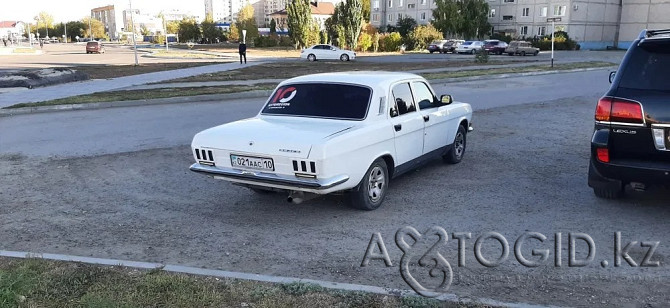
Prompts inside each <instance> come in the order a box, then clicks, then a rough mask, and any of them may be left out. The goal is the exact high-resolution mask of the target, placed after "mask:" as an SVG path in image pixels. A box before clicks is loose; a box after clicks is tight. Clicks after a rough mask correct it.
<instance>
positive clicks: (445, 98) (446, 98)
mask: <svg viewBox="0 0 670 308" xmlns="http://www.w3.org/2000/svg"><path fill="white" fill-rule="evenodd" d="M440 102H441V103H442V104H445V105H449V104H451V103H453V102H454V99H453V98H452V97H451V95H442V96H440Z"/></svg>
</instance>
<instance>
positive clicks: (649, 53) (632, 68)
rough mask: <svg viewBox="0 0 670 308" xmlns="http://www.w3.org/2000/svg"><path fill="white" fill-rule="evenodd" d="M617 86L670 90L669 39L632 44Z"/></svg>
mask: <svg viewBox="0 0 670 308" xmlns="http://www.w3.org/2000/svg"><path fill="white" fill-rule="evenodd" d="M630 53H631V54H630V56H629V58H628V61H627V62H626V63H625V68H624V69H623V70H622V72H621V79H620V81H619V86H620V87H623V88H629V89H640V90H655V91H670V78H668V72H670V71H668V68H669V67H670V40H666V39H663V40H659V41H652V40H647V41H644V42H643V43H642V44H640V45H639V46H633V47H632V50H631V51H630Z"/></svg>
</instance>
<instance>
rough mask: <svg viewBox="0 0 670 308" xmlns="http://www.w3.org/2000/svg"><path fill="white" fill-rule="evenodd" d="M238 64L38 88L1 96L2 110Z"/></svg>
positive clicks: (213, 70) (235, 67)
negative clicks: (8, 107)
mask: <svg viewBox="0 0 670 308" xmlns="http://www.w3.org/2000/svg"><path fill="white" fill-rule="evenodd" d="M263 63H264V62H249V63H248V64H245V65H244V66H252V65H259V64H263ZM244 66H243V65H240V64H239V63H237V62H233V63H224V64H214V65H206V66H198V67H191V68H182V69H178V70H170V71H162V72H153V73H147V74H140V75H133V76H125V77H118V78H112V79H96V80H88V81H82V82H76V83H66V84H60V85H55V86H50V87H44V88H37V89H32V90H26V91H14V92H7V93H2V94H0V108H4V107H7V106H11V105H15V104H19V103H34V102H41V101H46V100H52V99H59V98H65V97H70V96H77V95H84V94H91V93H95V92H103V91H112V90H118V89H121V88H127V87H131V86H137V85H143V84H147V83H153V82H160V81H165V80H170V79H175V78H183V77H190V76H195V75H201V74H208V73H215V72H221V71H229V70H234V69H238V68H241V67H244Z"/></svg>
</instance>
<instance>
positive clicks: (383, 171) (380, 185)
mask: <svg viewBox="0 0 670 308" xmlns="http://www.w3.org/2000/svg"><path fill="white" fill-rule="evenodd" d="M389 180H390V177H389V174H388V167H387V166H386V162H385V161H384V160H383V159H381V158H378V159H377V160H375V161H374V162H373V163H372V165H370V168H368V171H367V172H365V175H364V176H363V179H361V182H360V183H358V186H356V188H354V189H353V190H352V191H351V192H350V197H351V206H352V207H354V208H357V209H359V210H365V211H372V210H376V209H377V208H379V206H381V205H382V202H383V201H384V197H385V196H386V191H387V190H388V185H389Z"/></svg>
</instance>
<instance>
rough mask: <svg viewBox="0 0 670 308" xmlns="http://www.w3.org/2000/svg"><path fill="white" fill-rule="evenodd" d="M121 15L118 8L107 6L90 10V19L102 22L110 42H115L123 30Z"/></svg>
mask: <svg viewBox="0 0 670 308" xmlns="http://www.w3.org/2000/svg"><path fill="white" fill-rule="evenodd" d="M122 15H123V13H122V11H121V9H120V8H119V7H115V6H114V5H107V6H102V7H97V8H94V9H91V18H93V19H97V20H99V21H100V22H102V25H103V26H104V27H105V33H106V34H107V36H109V38H110V39H111V40H117V39H119V37H120V36H121V32H122V31H121V29H122V28H123V25H124V23H123V16H122Z"/></svg>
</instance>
